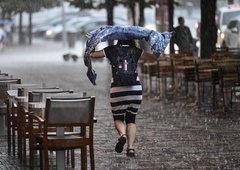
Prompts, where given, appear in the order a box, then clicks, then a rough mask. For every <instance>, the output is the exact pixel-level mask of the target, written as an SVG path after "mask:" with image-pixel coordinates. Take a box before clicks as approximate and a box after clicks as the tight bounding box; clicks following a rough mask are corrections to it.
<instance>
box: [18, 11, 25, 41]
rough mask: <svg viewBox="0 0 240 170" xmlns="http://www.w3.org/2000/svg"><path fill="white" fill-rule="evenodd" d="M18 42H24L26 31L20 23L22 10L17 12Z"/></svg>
mask: <svg viewBox="0 0 240 170" xmlns="http://www.w3.org/2000/svg"><path fill="white" fill-rule="evenodd" d="M18 37H19V40H18V44H19V45H22V44H26V31H23V25H22V11H20V13H19V28H18Z"/></svg>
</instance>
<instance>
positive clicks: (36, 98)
mask: <svg viewBox="0 0 240 170" xmlns="http://www.w3.org/2000/svg"><path fill="white" fill-rule="evenodd" d="M65 93H73V90H63V89H61V88H43V89H32V90H31V91H29V92H28V101H29V102H43V94H65Z"/></svg>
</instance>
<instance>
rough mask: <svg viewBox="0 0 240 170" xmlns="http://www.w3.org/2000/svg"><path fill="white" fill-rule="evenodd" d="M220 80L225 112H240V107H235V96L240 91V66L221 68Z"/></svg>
mask: <svg viewBox="0 0 240 170" xmlns="http://www.w3.org/2000/svg"><path fill="white" fill-rule="evenodd" d="M218 73H219V79H220V87H221V92H222V93H221V94H222V98H223V102H224V107H223V109H224V112H231V111H239V110H240V107H239V106H238V107H235V106H234V104H235V103H239V101H237V100H235V101H234V94H236V92H239V91H240V89H239V88H240V66H239V65H232V66H225V67H220V68H219V71H218Z"/></svg>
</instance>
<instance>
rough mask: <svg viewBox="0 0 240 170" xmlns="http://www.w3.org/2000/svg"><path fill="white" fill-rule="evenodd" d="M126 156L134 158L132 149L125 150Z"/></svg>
mask: <svg viewBox="0 0 240 170" xmlns="http://www.w3.org/2000/svg"><path fill="white" fill-rule="evenodd" d="M127 156H129V157H135V150H134V149H127Z"/></svg>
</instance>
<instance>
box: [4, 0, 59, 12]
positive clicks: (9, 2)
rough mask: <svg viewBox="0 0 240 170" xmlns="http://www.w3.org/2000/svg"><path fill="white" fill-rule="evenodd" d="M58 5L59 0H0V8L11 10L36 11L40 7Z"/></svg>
mask: <svg viewBox="0 0 240 170" xmlns="http://www.w3.org/2000/svg"><path fill="white" fill-rule="evenodd" d="M57 5H60V0H0V8H1V9H2V10H4V11H12V12H15V13H17V12H20V11H22V12H23V11H25V12H29V11H31V12H38V11H39V10H41V9H42V8H52V7H55V6H57ZM1 9H0V11H1Z"/></svg>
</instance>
